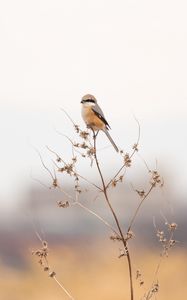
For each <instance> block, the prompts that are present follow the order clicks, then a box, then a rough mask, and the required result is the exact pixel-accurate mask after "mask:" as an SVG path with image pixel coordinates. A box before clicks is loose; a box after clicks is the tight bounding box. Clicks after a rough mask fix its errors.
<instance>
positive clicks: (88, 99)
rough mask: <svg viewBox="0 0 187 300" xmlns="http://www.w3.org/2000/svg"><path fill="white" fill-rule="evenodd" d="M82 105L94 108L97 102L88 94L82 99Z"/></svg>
mask: <svg viewBox="0 0 187 300" xmlns="http://www.w3.org/2000/svg"><path fill="white" fill-rule="evenodd" d="M81 103H82V104H86V105H89V106H94V105H95V104H96V103H97V100H96V98H95V97H94V96H93V95H91V94H86V95H84V96H83V97H82V99H81Z"/></svg>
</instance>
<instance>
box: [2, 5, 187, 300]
mask: <svg viewBox="0 0 187 300" xmlns="http://www.w3.org/2000/svg"><path fill="white" fill-rule="evenodd" d="M186 10H187V4H186V1H182V0H179V1H177V2H176V1H167V0H162V1H160V0H158V1H156V2H155V1H146V0H142V1H137V0H134V1H127V0H125V1H122V0H118V1H112V0H108V1H106V0H101V1H99V0H95V1H87V0H78V1H75V0H70V1H60V0H59V1H58V0H53V1H51V0H45V1H44V0H37V1H36V0H33V1H32V2H31V1H23V0H18V1H12V0H8V1H1V3H0V40H1V47H0V66H1V67H0V83H1V84H0V85H1V88H0V104H1V109H0V128H1V155H0V165H1V172H0V182H1V185H0V198H1V201H0V225H1V226H0V265H1V270H2V272H1V275H0V277H1V280H0V288H1V294H2V299H5V300H12V299H15V300H16V299H19V300H21V299H25V297H27V299H41V298H45V299H51V298H52V299H62V298H63V297H64V298H63V299H66V298H65V296H64V295H63V294H62V292H61V290H60V289H59V288H58V286H56V285H55V283H54V282H53V281H52V280H51V279H49V278H48V276H47V274H45V273H42V269H41V268H40V267H39V265H38V264H37V258H35V257H32V255H31V253H32V250H33V249H34V250H35V249H37V248H40V247H41V243H40V240H39V239H38V237H37V234H36V232H37V233H38V234H39V235H40V237H41V238H42V239H44V240H47V241H48V243H49V249H50V264H51V267H52V268H54V269H55V271H56V272H57V274H58V278H59V280H61V281H62V282H63V283H64V284H65V286H66V287H67V288H69V290H71V291H72V294H73V295H75V298H76V299H88V298H89V299H95V298H96V297H97V298H99V299H103V300H104V299H114V298H115V299H128V297H129V294H128V274H126V270H127V268H126V266H125V267H124V264H123V262H122V261H121V260H119V259H118V255H119V247H120V246H119V245H118V243H113V242H111V241H110V240H109V236H110V234H111V233H110V232H109V231H108V229H107V228H105V227H104V226H103V224H102V223H100V222H99V221H98V220H97V219H96V218H94V217H93V216H91V215H90V214H88V213H87V212H85V211H84V210H82V209H81V208H79V207H71V208H67V209H61V208H59V207H58V205H57V201H66V200H67V199H66V197H65V196H64V195H63V194H62V193H61V192H59V191H56V190H54V189H49V187H50V186H51V178H50V175H49V174H48V173H47V172H46V170H45V169H44V168H43V166H42V163H41V160H40V158H39V156H38V154H37V152H36V149H37V150H38V151H39V152H40V153H41V155H42V159H43V161H44V162H45V164H46V165H47V166H48V167H49V168H50V170H52V172H53V167H52V160H54V158H55V156H54V155H52V153H50V152H49V151H47V149H46V146H49V147H50V148H51V149H53V150H54V151H56V152H57V153H58V154H59V155H60V156H62V158H63V159H64V160H66V161H70V160H71V157H72V149H71V144H70V143H69V141H68V140H67V138H66V137H65V136H63V135H66V136H68V137H70V138H71V139H72V140H75V139H76V133H75V131H74V129H73V126H72V124H71V122H70V120H69V119H68V118H67V116H66V115H65V113H64V112H63V111H62V109H65V110H66V111H67V112H68V114H69V115H70V116H71V118H72V119H73V120H74V122H75V123H76V124H79V125H80V126H81V128H83V129H84V128H85V125H84V123H83V121H82V119H81V115H80V100H81V97H82V96H83V95H84V94H86V93H92V94H94V95H95V96H96V98H97V99H98V102H99V104H100V106H101V107H102V109H103V111H104V112H105V116H106V118H107V120H108V122H109V124H110V125H111V127H112V130H111V135H112V137H113V138H114V140H115V142H116V144H117V145H118V146H119V148H120V149H123V150H124V151H125V152H128V153H130V152H131V149H132V145H133V144H134V143H135V142H136V140H137V137H138V126H137V122H136V121H135V118H137V119H138V121H139V123H140V127H141V135H140V146H139V149H140V150H139V154H138V155H135V156H134V158H133V163H132V167H131V168H130V169H128V170H127V172H126V173H125V177H124V182H123V183H121V184H119V185H118V187H117V188H116V189H110V196H111V199H112V203H113V205H114V207H115V209H116V211H117V214H118V215H119V218H120V220H121V222H122V224H123V226H124V228H125V227H126V226H128V223H129V220H130V219H131V216H132V214H133V212H134V210H135V208H136V207H137V205H138V203H139V198H138V197H137V194H136V193H135V192H134V191H133V188H132V185H133V187H134V188H135V189H145V190H146V189H147V188H148V186H149V179H150V176H149V174H148V172H147V169H146V166H145V163H144V160H145V161H146V164H147V165H148V167H149V168H150V169H151V170H153V169H158V171H159V173H160V174H161V175H162V176H163V177H164V187H163V188H162V189H159V188H158V189H156V190H154V191H153V193H152V194H151V195H150V197H149V198H148V199H147V200H146V202H145V204H144V206H143V207H142V209H141V211H140V213H139V215H138V218H137V219H136V223H135V225H134V228H133V232H134V234H135V238H134V239H133V240H132V241H131V247H132V252H133V269H134V274H135V272H136V270H137V269H141V272H142V274H143V275H142V276H144V281H145V284H144V285H143V287H141V288H139V284H138V282H137V281H136V280H135V281H136V283H135V285H136V296H137V299H140V296H141V295H143V293H144V292H145V290H146V287H149V285H150V282H151V280H152V277H153V275H154V272H155V268H156V266H157V263H158V260H159V253H160V251H161V249H162V248H161V245H160V244H159V243H158V241H157V240H158V238H157V236H156V234H155V228H154V224H153V223H154V222H153V218H154V220H155V222H156V224H157V226H158V228H159V229H160V230H165V232H166V233H167V227H166V226H165V221H166V219H167V221H168V222H176V223H177V224H178V228H177V231H176V236H175V238H176V240H177V241H178V242H177V245H176V247H175V249H173V250H172V252H171V254H170V255H169V258H167V259H166V260H164V262H163V266H162V267H161V269H160V273H159V282H160V293H159V299H176V298H179V297H180V298H181V299H182V298H184V296H185V295H187V290H186V285H185V280H186V276H187V267H186V265H185V264H184V260H185V259H186V245H187V236H186V230H187V221H186V211H187V203H186V194H187V185H186V178H187V168H186V165H187V156H186V146H187V138H186V128H187V127H186V126H187V118H186V115H187V85H186V82H187V56H186V53H187V19H186ZM98 154H99V158H100V161H101V167H102V169H103V174H104V176H105V178H106V180H110V179H111V177H112V176H113V175H114V174H115V172H116V170H117V169H118V168H119V166H120V165H121V161H122V160H121V157H119V155H117V154H116V153H115V152H114V150H113V148H112V147H111V145H110V144H109V143H108V140H107V139H106V138H105V136H104V135H102V133H101V134H100V135H99V137H98ZM78 171H79V173H81V174H82V175H83V176H84V177H86V178H88V179H89V180H91V181H94V182H95V183H96V184H98V185H100V181H99V177H98V174H97V171H96V169H95V166H94V165H93V166H92V167H91V166H90V161H89V160H87V161H85V160H84V159H80V161H79V163H78ZM61 183H62V186H63V188H64V189H65V190H66V191H67V192H69V193H71V194H72V193H73V190H72V187H73V185H74V181H73V179H71V178H66V177H65V176H62V177H61ZM81 188H82V190H84V192H83V193H81V195H80V201H81V202H82V203H83V204H84V205H86V206H87V207H89V208H91V209H94V211H97V212H98V213H99V214H100V215H102V216H103V217H104V218H106V219H107V220H108V221H109V222H111V223H112V222H113V221H112V218H111V215H110V213H109V212H108V210H107V207H106V206H105V203H104V201H103V199H102V197H100V195H99V196H98V193H96V191H95V189H93V188H90V186H88V184H87V183H86V182H84V181H83V180H82V181H81ZM179 272H180V275H179ZM134 276H135V275H134ZM108 282H110V283H111V282H112V283H113V284H110V286H109V285H108ZM76 296H77V297H76Z"/></svg>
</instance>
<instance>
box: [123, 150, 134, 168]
mask: <svg viewBox="0 0 187 300" xmlns="http://www.w3.org/2000/svg"><path fill="white" fill-rule="evenodd" d="M123 159H124V165H125V166H126V167H130V166H131V163H132V160H131V158H130V156H129V154H128V153H126V154H125V155H124V157H123Z"/></svg>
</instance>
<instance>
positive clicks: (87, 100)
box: [83, 99, 95, 103]
mask: <svg viewBox="0 0 187 300" xmlns="http://www.w3.org/2000/svg"><path fill="white" fill-rule="evenodd" d="M83 102H92V103H95V100H93V99H86V100H83Z"/></svg>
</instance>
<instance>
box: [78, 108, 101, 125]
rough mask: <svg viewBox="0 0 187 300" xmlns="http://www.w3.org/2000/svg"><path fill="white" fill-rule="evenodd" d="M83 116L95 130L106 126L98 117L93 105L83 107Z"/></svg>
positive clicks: (87, 123)
mask: <svg viewBox="0 0 187 300" xmlns="http://www.w3.org/2000/svg"><path fill="white" fill-rule="evenodd" d="M82 118H83V120H84V122H85V123H86V125H87V126H88V127H91V128H92V129H93V130H102V129H104V128H105V124H104V123H103V121H102V120H101V119H99V118H98V116H97V115H96V114H95V113H94V111H93V110H92V108H91V107H84V106H83V107H82Z"/></svg>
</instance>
